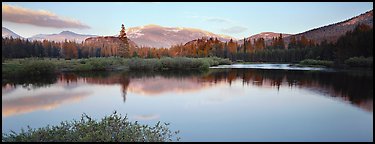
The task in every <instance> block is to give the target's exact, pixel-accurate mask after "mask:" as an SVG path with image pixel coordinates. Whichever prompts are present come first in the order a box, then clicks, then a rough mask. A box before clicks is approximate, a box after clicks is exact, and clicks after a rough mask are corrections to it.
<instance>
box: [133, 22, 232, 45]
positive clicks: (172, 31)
mask: <svg viewBox="0 0 375 144" xmlns="http://www.w3.org/2000/svg"><path fill="white" fill-rule="evenodd" d="M126 34H127V36H128V38H129V39H131V40H132V41H134V42H135V43H137V45H138V46H149V47H159V48H160V47H164V48H169V47H170V46H172V45H177V44H185V43H186V42H189V41H191V40H194V39H198V38H202V37H217V38H218V39H219V40H221V41H229V40H230V39H234V38H232V37H229V36H225V35H218V34H214V33H211V32H208V31H204V30H200V29H194V28H183V27H163V26H159V25H146V26H139V27H131V28H128V29H127V30H126Z"/></svg>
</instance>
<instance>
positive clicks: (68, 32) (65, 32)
mask: <svg viewBox="0 0 375 144" xmlns="http://www.w3.org/2000/svg"><path fill="white" fill-rule="evenodd" d="M60 34H76V33H74V32H71V31H62V32H61V33H60Z"/></svg>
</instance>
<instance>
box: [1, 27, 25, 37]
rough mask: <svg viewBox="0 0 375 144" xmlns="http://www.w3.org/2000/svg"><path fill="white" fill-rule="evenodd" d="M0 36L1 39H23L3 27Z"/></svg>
mask: <svg viewBox="0 0 375 144" xmlns="http://www.w3.org/2000/svg"><path fill="white" fill-rule="evenodd" d="M1 35H2V37H13V38H23V37H21V36H19V35H18V34H16V33H14V32H13V31H11V30H9V29H7V28H5V27H2V30H1Z"/></svg>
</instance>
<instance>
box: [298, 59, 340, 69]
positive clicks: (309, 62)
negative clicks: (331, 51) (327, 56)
mask: <svg viewBox="0 0 375 144" xmlns="http://www.w3.org/2000/svg"><path fill="white" fill-rule="evenodd" d="M299 64H301V65H307V66H311V65H312V66H325V67H332V66H333V61H325V60H314V59H305V60H303V61H300V62H299Z"/></svg>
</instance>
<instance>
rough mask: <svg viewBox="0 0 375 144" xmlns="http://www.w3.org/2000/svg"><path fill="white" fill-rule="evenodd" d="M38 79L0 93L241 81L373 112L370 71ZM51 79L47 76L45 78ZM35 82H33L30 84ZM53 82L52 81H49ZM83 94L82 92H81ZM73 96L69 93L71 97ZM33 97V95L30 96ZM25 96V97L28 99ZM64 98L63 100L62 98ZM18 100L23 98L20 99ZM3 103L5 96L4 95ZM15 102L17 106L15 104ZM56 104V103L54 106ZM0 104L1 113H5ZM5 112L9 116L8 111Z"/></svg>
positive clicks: (187, 87) (159, 89) (172, 88)
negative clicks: (313, 94)
mask: <svg viewBox="0 0 375 144" xmlns="http://www.w3.org/2000/svg"><path fill="white" fill-rule="evenodd" d="M40 78H41V79H40V81H35V80H33V81H28V80H22V81H15V82H11V81H9V82H7V83H3V92H2V94H3V95H4V94H7V93H12V92H13V90H12V89H15V88H16V86H17V85H32V87H33V88H34V89H38V88H39V87H45V86H46V85H47V86H48V85H58V86H60V87H62V88H63V89H65V90H69V91H71V90H75V89H76V88H78V87H79V86H80V85H84V84H100V85H115V84H119V85H121V91H122V93H123V99H124V102H125V100H126V94H127V92H128V91H131V92H132V93H137V94H143V95H147V96H151V95H162V94H164V93H167V92H171V93H178V92H180V93H185V92H191V91H199V90H202V89H206V88H208V87H212V86H215V85H218V84H228V85H231V84H232V83H233V82H234V81H238V80H241V81H242V84H243V86H244V87H245V86H257V87H273V88H275V89H277V90H278V89H280V87H281V86H288V87H298V88H304V89H309V90H312V91H315V92H320V93H322V94H324V95H327V96H331V97H337V98H339V99H341V100H344V101H349V102H351V103H352V104H354V105H356V106H359V107H360V108H362V109H365V110H367V111H371V112H372V111H373V102H372V100H373V97H372V95H373V89H372V86H373V80H372V72H371V73H345V72H318V71H286V70H255V69H214V70H210V71H209V72H206V73H202V72H183V71H177V72H176V71H171V72H162V73H156V72H141V71H137V72H122V73H121V72H85V73H64V74H61V75H58V76H56V77H54V78H52V82H51V80H43V78H42V77H40ZM46 78H47V79H50V78H49V77H46ZM33 82H35V85H33ZM52 83H54V84H52ZM60 96H61V98H62V97H65V98H67V97H66V96H64V95H56V97H47V96H42V97H40V96H36V98H38V99H39V98H43V100H44V101H47V102H48V101H50V100H49V99H51V98H52V99H54V100H51V101H52V102H53V104H54V105H59V104H62V103H56V102H54V101H55V100H56V99H57V100H58V99H60V98H58V97H60ZM80 96H82V94H81V95H80ZM73 97H74V96H72V98H73ZM30 98H32V97H30ZM30 98H28V99H27V100H29V99H30ZM65 98H63V99H65ZM20 100H21V99H17V98H15V99H13V100H12V108H13V109H14V110H17V111H22V109H23V108H26V109H28V110H24V111H27V112H29V110H30V109H32V108H30V107H33V104H35V106H34V107H43V106H41V105H46V106H48V105H51V104H52V103H46V104H42V103H32V104H30V105H28V106H27V107H23V106H21V105H24V103H22V102H21V103H18V102H17V101H20ZM21 101H25V98H22V100H21ZM3 105H4V96H3ZM17 105H18V106H17ZM54 107H56V106H54ZM4 108H5V109H7V107H3V114H4ZM8 112H10V111H7V115H12V114H11V113H8Z"/></svg>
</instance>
